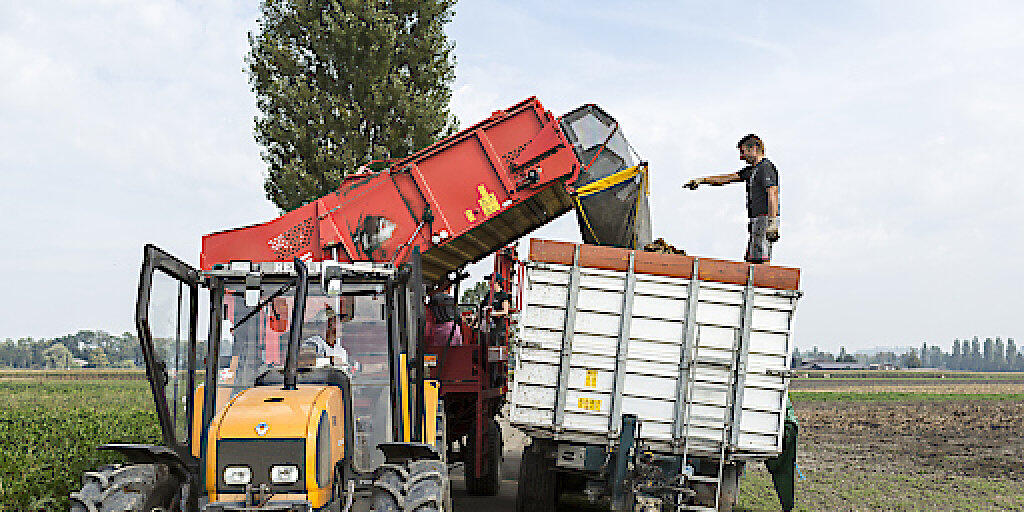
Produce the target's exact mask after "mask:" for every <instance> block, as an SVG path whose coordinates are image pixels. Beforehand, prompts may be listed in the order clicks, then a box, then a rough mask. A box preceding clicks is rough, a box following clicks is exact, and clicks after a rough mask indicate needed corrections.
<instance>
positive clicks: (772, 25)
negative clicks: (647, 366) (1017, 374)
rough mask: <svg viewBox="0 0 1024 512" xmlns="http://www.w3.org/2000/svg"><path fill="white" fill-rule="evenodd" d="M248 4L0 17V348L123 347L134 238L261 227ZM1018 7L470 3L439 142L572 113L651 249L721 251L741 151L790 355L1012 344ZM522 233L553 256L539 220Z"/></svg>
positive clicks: (191, 242) (552, 228) (194, 240)
mask: <svg viewBox="0 0 1024 512" xmlns="http://www.w3.org/2000/svg"><path fill="white" fill-rule="evenodd" d="M257 14H258V10H257V6H256V2H231V3H227V2H210V1H194V2H182V1H170V0H147V1H143V0H125V1H103V2H92V3H88V2H47V1H33V2H3V3H0V70H3V72H2V73H0V176H2V183H0V208H2V209H0V212H2V215H0V240H3V242H2V246H0V247H2V250H0V267H2V269H3V271H2V274H0V276H2V277H0V284H2V285H3V286H2V289H3V294H2V295H0V339H2V338H6V337H11V338H16V337H21V336H35V337H52V336H57V335H61V334H65V333H69V332H73V331H75V330H78V329H103V330H107V331H111V332H116V333H119V332H122V331H126V330H132V329H133V306H134V299H135V287H136V286H137V280H138V267H139V263H140V261H141V254H142V246H143V244H145V243H147V242H152V243H156V244H157V245H160V246H162V247H164V248H165V249H168V250H169V251H171V252H173V253H175V254H178V255H179V256H181V257H183V258H185V259H186V260H188V261H191V262H193V263H194V264H197V263H198V259H199V241H200V236H201V235H202V234H203V233H207V232H211V231H215V230H220V229H225V228H230V227H236V226H240V225H245V224H251V223H254V222H259V221H264V220H268V219H270V218H272V217H273V216H275V215H276V214H277V211H276V208H275V207H274V206H273V205H272V204H271V203H270V202H269V201H268V200H266V199H265V198H264V195H263V190H262V183H263V176H264V170H265V166H264V164H263V163H262V161H261V160H260V157H259V150H260V148H259V147H258V146H257V145H256V144H255V142H254V140H253V136H252V131H253V116H254V115H255V113H256V111H255V107H254V99H253V95H252V93H251V92H250V90H249V86H248V82H247V77H246V75H245V74H244V72H243V62H242V58H243V54H244V53H245V51H246V49H247V40H246V32H247V31H249V30H251V29H253V28H254V27H255V20H256V17H257ZM1021 19H1024V3H1020V2H970V3H967V2H919V3H912V2H848V3H843V4H842V5H839V4H838V3H835V2H801V3H796V2H792V3H780V2H772V3H766V2H746V3H738V2H737V3H728V2H712V3H708V2H693V3H685V4H680V3H676V2H663V3H656V2H628V3H627V2H622V3H616V2H601V1H588V2H549V1H538V2H487V1H479V0H463V2H462V3H460V4H459V5H458V6H457V15H456V17H455V20H454V22H453V23H452V24H451V25H450V26H449V27H448V33H449V35H450V36H451V37H452V38H453V40H454V41H455V43H456V55H457V57H458V64H457V68H456V72H457V79H456V82H455V84H454V94H453V105H452V106H453V109H454V111H455V112H456V113H457V115H458V116H459V118H460V120H461V121H462V123H463V125H468V124H471V123H473V122H476V121H478V120H479V119H481V118H483V117H486V116H487V115H488V114H489V113H490V112H491V111H493V110H495V109H497V108H503V107H507V106H509V105H511V104H513V103H515V102H517V101H519V100H521V99H523V98H525V97H528V96H531V95H536V96H538V97H539V98H540V100H541V101H542V102H543V103H544V105H545V106H546V107H547V108H548V109H550V110H552V111H553V112H554V113H555V114H556V115H557V114H562V113H564V112H566V111H568V110H570V109H572V108H574V107H576V106H578V105H580V104H582V103H590V102H593V103H598V104H600V105H601V106H603V107H604V108H605V109H606V110H607V111H608V112H610V113H611V114H612V115H614V116H616V117H617V118H618V119H619V121H620V123H621V125H622V127H623V128H624V130H625V133H626V136H627V137H628V138H629V139H630V141H631V142H632V144H633V146H634V147H635V148H636V149H637V151H639V152H640V154H641V155H642V156H643V157H644V158H645V159H647V160H648V161H649V162H650V164H651V172H652V193H651V203H652V215H653V221H652V223H653V226H654V232H655V236H662V237H664V238H665V239H666V240H668V241H669V242H671V243H673V244H675V245H677V246H680V247H683V248H685V249H686V250H687V251H688V252H689V253H691V254H694V255H698V256H711V257H719V258H730V259H741V258H742V255H743V249H744V245H745V242H746V238H745V237H746V233H745V211H744V206H743V193H744V191H743V187H742V185H733V186H731V187H722V188H714V189H711V188H702V189H699V190H698V191H695V192H691V191H685V190H682V189H681V188H680V185H681V184H682V183H683V182H685V181H686V180H688V179H690V178H692V177H696V176H699V175H706V174H709V173H725V172H732V171H735V170H736V169H738V168H739V167H740V165H741V162H740V161H739V160H738V157H737V152H736V150H735V149H734V146H735V144H736V140H738V138H739V137H740V136H742V135H743V134H746V133H749V132H756V133H758V134H759V135H761V136H762V138H763V139H764V140H765V142H766V146H767V150H768V157H769V158H770V159H771V160H772V161H773V162H774V163H775V164H776V166H777V167H778V169H779V173H780V181H781V187H780V188H781V205H782V240H781V242H780V243H779V244H777V245H776V250H775V258H774V260H775V262H777V263H778V264H782V265H788V266H796V267H800V268H802V269H803V274H802V288H803V290H804V292H805V296H804V298H803V299H802V301H801V304H800V307H799V309H798V313H797V323H796V338H795V339H796V344H797V345H798V346H800V347H801V348H810V347H811V346H813V345H818V346H819V347H821V348H822V349H831V350H838V348H839V346H840V345H843V346H846V347H847V348H848V349H850V350H856V349H860V348H867V347H872V346H876V345H915V346H916V345H920V343H921V342H922V341H927V342H929V343H937V344H940V345H942V346H945V347H947V349H948V347H949V346H950V344H951V343H952V339H953V338H955V337H965V336H971V335H980V336H997V335H998V336H1003V337H1004V338H1005V337H1015V338H1017V340H1018V342H1020V341H1021V337H1022V335H1024V329H1022V324H1024V322H1022V320H1021V319H1022V318H1024V313H1022V311H1024V299H1022V294H1021V290H1022V283H1024V270H1022V265H1021V263H1022V260H1021V254H1022V251H1024V228H1022V226H1021V222H1022V220H1024V205H1022V201H1021V199H1022V198H1024V174H1022V172H1021V170H1020V169H1021V158H1020V156H1019V155H1018V156H1014V155H1016V154H1018V153H1019V150H1017V149H1016V148H1018V147H1020V145H1021V144H1020V140H1021V138H1022V137H1024V130H1022V128H1024V127H1022V120H1024V98H1022V91H1024V88H1022V86H1024V68H1022V66H1020V61H1021V55H1022V54H1024V32H1022V31H1021V30H1020V27H1019V20H1021ZM535 236H539V237H546V238H559V239H570V240H578V239H579V235H578V233H577V228H576V224H575V219H574V218H572V217H571V216H566V217H563V218H562V219H560V220H559V221H556V222H555V223H553V224H551V225H549V226H547V227H545V228H542V229H541V230H540V231H538V232H537V233H535Z"/></svg>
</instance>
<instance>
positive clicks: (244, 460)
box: [217, 439, 306, 493]
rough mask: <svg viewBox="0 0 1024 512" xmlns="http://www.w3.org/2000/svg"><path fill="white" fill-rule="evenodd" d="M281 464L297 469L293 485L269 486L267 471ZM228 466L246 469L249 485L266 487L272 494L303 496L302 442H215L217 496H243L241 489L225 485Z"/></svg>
mask: <svg viewBox="0 0 1024 512" xmlns="http://www.w3.org/2000/svg"><path fill="white" fill-rule="evenodd" d="M281 464H291V465H295V466H298V467H299V480H298V481H297V482H295V483H294V484H272V483H270V468H271V467H272V466H277V465H281ZM228 466H249V469H250V470H252V482H251V483H252V484H253V486H254V487H259V485H260V484H267V485H268V486H270V488H271V490H273V491H274V492H306V440H305V439H221V440H219V441H217V492H227V493H238V492H245V486H244V485H227V484H226V483H224V469H225V468H226V467H228Z"/></svg>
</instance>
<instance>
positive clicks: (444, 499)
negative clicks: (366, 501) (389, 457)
mask: <svg viewBox="0 0 1024 512" xmlns="http://www.w3.org/2000/svg"><path fill="white" fill-rule="evenodd" d="M371 500H372V501H371V504H370V510H371V512H452V505H451V503H452V498H451V485H450V483H449V479H448V466H447V465H445V463H444V462H441V461H439V460H433V459H431V460H411V461H408V462H406V463H405V464H383V465H381V466H380V468H378V469H377V477H376V478H375V479H374V481H373V496H372V498H371Z"/></svg>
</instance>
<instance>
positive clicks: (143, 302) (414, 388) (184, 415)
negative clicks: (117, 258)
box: [103, 245, 448, 512]
mask: <svg viewBox="0 0 1024 512" xmlns="http://www.w3.org/2000/svg"><path fill="white" fill-rule="evenodd" d="M416 263H417V261H415V258H414V261H413V263H411V264H407V265H403V266H401V267H395V266H392V265H389V264H379V263H336V262H331V261H325V262H311V263H304V262H302V261H300V260H298V259H296V260H295V261H294V262H269V263H261V262H248V261H244V262H242V261H235V262H231V263H230V264H224V265H215V266H214V268H213V269H211V270H208V271H205V272H199V271H197V270H195V269H193V268H191V267H190V266H188V265H187V264H185V263H183V262H182V261H180V260H178V259H176V258H174V257H173V256H171V255H169V254H167V253H166V252H164V251H162V250H160V249H159V248H157V247H154V246H152V245H149V246H146V248H145V254H144V261H143V269H142V274H141V279H140V286H139V299H138V305H137V311H136V313H137V314H136V322H137V326H138V329H139V337H140V341H141V343H142V347H143V353H144V357H145V360H146V367H147V370H148V375H149V380H150V385H151V387H152V390H153V394H154V397H155V402H156V408H157V416H158V418H159V421H160V424H161V428H162V431H163V439H164V446H143V445H107V446H105V447H103V448H105V449H111V450H117V451H120V452H122V453H124V454H125V455H126V456H127V457H128V458H129V460H131V461H133V462H136V463H137V464H140V465H147V466H158V465H159V466H161V467H164V468H166V471H165V473H166V475H165V478H164V482H163V483H162V484H161V485H163V486H164V487H166V489H165V491H163V492H161V493H159V494H161V495H166V496H165V497H164V498H154V497H153V496H149V497H147V499H155V500H156V501H157V502H158V503H156V505H157V506H164V507H165V508H166V509H167V510H172V509H175V508H174V507H177V506H181V508H182V509H184V510H206V511H210V512H220V511H229V510H288V511H292V510H333V509H335V508H337V507H341V504H343V503H348V504H349V505H350V506H351V505H352V504H353V503H358V502H359V500H360V499H362V500H364V501H367V502H369V501H373V500H374V499H376V498H374V497H373V496H374V494H375V492H383V491H381V490H380V489H377V487H379V486H377V485H376V482H377V481H378V480H379V479H380V478H385V477H388V475H394V474H400V475H401V474H407V473H408V472H409V470H410V467H408V466H409V465H410V464H413V465H414V466H415V468H413V469H418V470H424V468H432V469H431V471H435V472H437V473H438V483H439V485H438V486H437V493H436V494H437V496H436V499H437V500H438V509H440V508H442V507H441V505H440V503H441V502H442V501H445V502H446V501H447V499H448V498H447V493H448V489H447V487H448V486H447V481H448V480H447V469H446V465H445V449H444V445H443V443H442V442H441V440H442V439H443V413H442V414H439V412H440V411H439V407H438V393H437V390H438V385H437V382H436V381H431V380H426V379H425V378H424V375H425V372H424V371H423V366H422V356H421V354H419V353H418V350H417V347H418V346H419V340H420V337H421V336H422V330H423V326H422V320H421V319H422V318H423V304H424V299H423V290H424V286H423V283H422V280H421V278H420V274H419V269H418V268H417V264H416ZM439 418H441V419H439ZM439 426H440V427H441V429H442V433H440V434H439V433H438V427H439ZM399 466H404V467H402V468H399ZM403 471H404V472H405V473H403ZM442 475H443V478H441V476H442ZM157 480H159V479H157ZM382 488H383V487H382ZM375 489H377V490H376V491H375ZM395 499H398V498H397V497H396V498H395ZM160 500H164V501H160ZM168 504H169V505H171V506H166V505H168ZM328 507H330V508H328ZM151 508H156V506H154V507H151ZM443 508H445V509H448V507H447V505H445V506H444V507H443ZM145 510H150V508H146V509H145Z"/></svg>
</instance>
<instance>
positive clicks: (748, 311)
mask: <svg viewBox="0 0 1024 512" xmlns="http://www.w3.org/2000/svg"><path fill="white" fill-rule="evenodd" d="M577 258H578V254H577ZM576 261H578V259H577V260H576ZM574 276H575V277H574ZM571 285H575V289H574V291H573V293H572V294H570V290H573V287H572V286H571ZM570 295H572V297H570ZM798 296H799V293H798V292H794V291H791V290H776V289H770V288H760V287H754V286H750V285H747V286H743V285H737V284H728V283H719V282H713V281H697V280H693V281H691V280H690V279H684V278H677V277H666V276H655V275H649V274H637V273H634V272H633V268H632V259H630V264H629V268H628V269H627V270H626V271H620V270H605V269H596V268H589V267H580V266H579V265H561V264H554V263H537V262H531V263H530V264H529V265H528V267H527V271H526V282H525V284H524V291H523V307H522V313H521V316H520V322H519V328H520V332H519V339H520V348H519V352H518V354H517V358H516V368H515V376H516V379H515V382H514V383H513V386H512V391H511V393H510V403H511V415H510V419H511V422H512V423H513V424H515V425H517V426H520V427H522V428H524V429H527V430H530V431H531V432H534V433H535V434H537V435H548V436H550V437H552V438H555V439H560V440H577V441H586V442H592V441H593V440H594V439H603V440H605V441H607V442H610V441H611V440H613V439H614V438H615V437H617V435H618V433H619V431H620V428H621V416H622V415H623V414H634V415H636V416H637V417H638V418H639V419H640V421H641V422H642V429H641V434H640V435H641V438H642V439H644V440H645V441H649V442H651V443H653V446H654V447H655V448H656V449H659V447H660V450H661V451H671V452H675V453H680V452H681V447H682V446H683V445H684V444H687V445H688V446H689V449H690V451H691V452H692V453H700V452H702V451H704V452H716V451H718V449H719V448H720V447H721V442H722V439H726V440H727V443H728V450H729V451H730V452H733V453H735V454H736V456H737V457H754V458H757V457H763V456H768V455H772V454H775V453H778V452H779V451H780V450H781V442H782V422H783V419H784V417H785V397H786V390H787V382H788V374H787V370H788V365H789V350H790V346H791V343H790V327H791V323H792V314H793V311H794V309H795V302H796V299H797V297H798ZM570 298H572V300H570ZM691 301H693V302H694V304H692V305H691V304H690V302H691ZM567 311H568V314H567ZM690 316H692V322H689V323H688V317H690ZM566 328H568V330H566ZM688 332H691V333H692V334H691V336H692V341H691V342H690V343H691V344H692V347H690V348H689V350H690V351H692V353H687V350H688V349H687V344H686V339H687V335H688ZM738 340H741V341H742V342H741V343H736V342H737V341H738ZM734 346H738V347H739V349H738V350H734ZM678 397H685V398H684V399H683V401H682V403H681V402H680V401H679V399H678ZM684 422H685V425H684V424H683V423H684ZM545 432H546V433H547V434H541V433H545Z"/></svg>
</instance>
